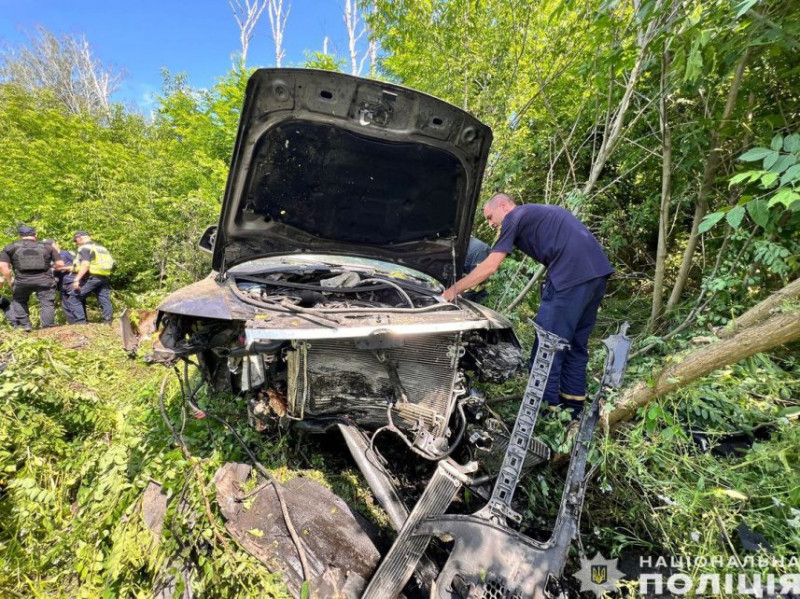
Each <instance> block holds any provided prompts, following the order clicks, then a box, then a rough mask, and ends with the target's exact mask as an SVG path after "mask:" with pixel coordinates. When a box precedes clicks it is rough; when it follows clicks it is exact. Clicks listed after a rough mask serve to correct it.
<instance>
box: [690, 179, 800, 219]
mask: <svg viewBox="0 0 800 599" xmlns="http://www.w3.org/2000/svg"><path fill="white" fill-rule="evenodd" d="M796 200H800V193H797V192H796V191H792V190H791V189H789V188H788V187H784V188H783V189H779V190H778V193H776V194H775V195H774V196H772V197H771V198H770V200H769V206H770V208H771V207H772V206H774V205H775V204H783V205H784V206H786V207H787V208H788V207H789V206H790V205H791V204H792V202H794V201H796ZM700 224H701V225H702V224H703V223H700Z"/></svg>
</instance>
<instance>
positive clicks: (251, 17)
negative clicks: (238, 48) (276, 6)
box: [228, 0, 267, 65]
mask: <svg viewBox="0 0 800 599" xmlns="http://www.w3.org/2000/svg"><path fill="white" fill-rule="evenodd" d="M228 5H229V6H230V7H231V10H232V11H233V18H234V19H236V24H237V25H238V26H239V41H240V42H241V44H242V65H244V64H245V62H246V61H247V50H248V49H249V47H250V40H251V39H253V32H254V30H255V28H256V25H257V24H258V20H259V19H260V18H261V13H262V12H264V8H266V6H267V4H266V0H253V2H251V1H250V0H244V6H242V3H241V2H240V1H239V0H228Z"/></svg>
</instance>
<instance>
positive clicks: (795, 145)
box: [783, 133, 800, 152]
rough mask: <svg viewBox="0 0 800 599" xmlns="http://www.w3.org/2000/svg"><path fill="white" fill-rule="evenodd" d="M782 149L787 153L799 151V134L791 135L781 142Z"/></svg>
mask: <svg viewBox="0 0 800 599" xmlns="http://www.w3.org/2000/svg"><path fill="white" fill-rule="evenodd" d="M783 149H784V150H786V151H787V152H797V151H798V150H800V134H797V133H792V134H791V135H787V136H786V138H785V139H784V140H783Z"/></svg>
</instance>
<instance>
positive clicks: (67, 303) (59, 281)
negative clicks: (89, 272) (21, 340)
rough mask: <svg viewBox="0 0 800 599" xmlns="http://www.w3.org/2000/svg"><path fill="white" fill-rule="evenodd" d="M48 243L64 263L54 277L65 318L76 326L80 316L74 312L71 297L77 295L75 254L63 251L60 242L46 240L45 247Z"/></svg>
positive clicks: (54, 270)
mask: <svg viewBox="0 0 800 599" xmlns="http://www.w3.org/2000/svg"><path fill="white" fill-rule="evenodd" d="M48 241H49V242H50V243H49V245H52V246H53V248H54V249H55V250H56V251H57V252H58V254H59V256H61V260H63V261H64V267H63V268H62V269H53V276H55V278H56V290H57V291H58V292H59V293H60V294H61V310H62V312H64V318H65V319H66V320H67V324H75V323H76V322H77V321H78V317H79V315H78V314H76V313H75V311H74V310H73V307H72V300H70V296H71V295H72V294H73V293H75V291H74V288H73V285H72V284H73V283H74V282H75V269H76V268H77V264H75V252H70V251H69V250H62V249H61V246H60V245H59V244H58V242H56V241H53V240H51V239H45V240H44V244H45V246H47V245H48Z"/></svg>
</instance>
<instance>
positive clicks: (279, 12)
mask: <svg viewBox="0 0 800 599" xmlns="http://www.w3.org/2000/svg"><path fill="white" fill-rule="evenodd" d="M268 2H269V4H268V6H269V12H268V13H267V14H268V15H269V26H270V29H271V30H272V40H273V41H274V42H275V66H276V67H280V66H281V61H282V60H283V57H284V56H285V55H286V50H284V48H283V32H284V31H285V30H286V21H287V20H288V19H289V11H290V10H291V5H288V6H287V7H286V12H284V11H283V0H268Z"/></svg>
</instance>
